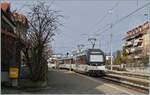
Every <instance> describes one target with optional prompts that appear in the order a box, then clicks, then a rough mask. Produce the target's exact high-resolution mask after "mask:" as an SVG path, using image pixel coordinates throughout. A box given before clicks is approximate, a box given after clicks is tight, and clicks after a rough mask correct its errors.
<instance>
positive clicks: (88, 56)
mask: <svg viewBox="0 0 150 95" xmlns="http://www.w3.org/2000/svg"><path fill="white" fill-rule="evenodd" d="M74 60H75V61H74V64H73V65H74V66H72V67H73V68H72V69H73V70H74V71H77V72H80V73H87V74H89V75H94V76H95V75H96V76H99V75H104V74H105V61H106V60H105V55H104V52H103V51H102V50H100V49H87V50H84V51H82V52H80V53H78V54H76V55H75V57H74Z"/></svg>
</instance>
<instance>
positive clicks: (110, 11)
mask: <svg viewBox="0 0 150 95" xmlns="http://www.w3.org/2000/svg"><path fill="white" fill-rule="evenodd" d="M108 13H109V14H110V15H111V16H112V13H113V10H109V11H108ZM112 26H113V24H112V22H111V24H110V56H111V59H110V60H111V70H113V68H112V65H113V60H112V36H113V35H112Z"/></svg>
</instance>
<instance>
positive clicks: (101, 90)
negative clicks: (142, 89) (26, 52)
mask: <svg viewBox="0 0 150 95" xmlns="http://www.w3.org/2000/svg"><path fill="white" fill-rule="evenodd" d="M2 91H3V92H4V93H18V94H19V93H31V94H115V95H116V94H130V95H133V94H135V95H136V94H141V93H138V92H136V91H132V90H130V89H126V88H123V87H120V86H117V85H114V84H111V83H106V82H103V81H102V80H101V79H99V80H97V79H95V78H91V77H88V76H85V75H81V74H77V73H74V72H70V71H66V70H50V71H49V81H48V86H47V87H46V88H42V89H38V88H37V89H24V90H15V89H3V88H2Z"/></svg>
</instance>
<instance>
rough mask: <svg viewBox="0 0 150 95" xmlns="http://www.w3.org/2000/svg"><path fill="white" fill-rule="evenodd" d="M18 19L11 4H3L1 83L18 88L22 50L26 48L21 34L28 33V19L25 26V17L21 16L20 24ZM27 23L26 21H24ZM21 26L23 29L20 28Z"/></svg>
mask: <svg viewBox="0 0 150 95" xmlns="http://www.w3.org/2000/svg"><path fill="white" fill-rule="evenodd" d="M16 18H17V17H16V16H15V15H14V14H13V13H12V12H11V11H10V3H9V2H2V3H1V55H2V57H1V58H2V60H1V82H2V84H8V85H12V86H17V81H18V78H19V71H20V68H19V67H20V63H21V55H20V53H21V50H22V49H23V47H25V43H24V42H23V41H21V40H19V39H22V38H23V37H20V36H19V34H20V33H22V32H23V31H22V30H24V32H25V31H27V28H28V27H26V26H27V19H25V20H26V24H25V26H23V25H24V23H23V19H24V17H22V15H21V16H20V19H22V20H20V23H19V22H18V21H17V19H16ZM24 22H25V21H24ZM18 25H21V26H22V27H19V26H18Z"/></svg>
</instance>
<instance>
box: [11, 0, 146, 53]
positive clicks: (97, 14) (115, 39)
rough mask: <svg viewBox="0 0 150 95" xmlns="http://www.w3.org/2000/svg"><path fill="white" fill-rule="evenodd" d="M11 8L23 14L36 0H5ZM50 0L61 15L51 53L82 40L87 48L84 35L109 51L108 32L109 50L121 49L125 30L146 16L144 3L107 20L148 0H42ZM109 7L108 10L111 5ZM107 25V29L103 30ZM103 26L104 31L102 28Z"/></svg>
mask: <svg viewBox="0 0 150 95" xmlns="http://www.w3.org/2000/svg"><path fill="white" fill-rule="evenodd" d="M9 1H10V2H11V9H12V10H15V9H16V10H17V11H18V12H20V13H22V14H25V15H26V14H27V12H28V11H30V10H29V6H28V5H34V4H35V3H37V1H38V0H9ZM43 1H45V2H46V4H52V5H51V8H52V9H54V10H60V11H62V12H61V15H63V16H64V18H63V19H62V20H61V21H62V23H63V26H62V27H60V31H59V32H58V34H57V35H56V36H55V41H54V42H53V43H52V47H53V50H54V51H55V53H63V54H65V53H67V52H71V51H73V50H75V49H77V45H79V44H84V48H91V44H90V42H89V41H88V38H93V37H94V38H96V39H97V40H96V46H95V48H101V49H102V50H103V51H104V52H110V33H112V35H113V36H112V48H113V52H115V51H116V50H121V49H122V44H123V42H124V41H123V40H122V39H123V38H124V37H125V35H126V32H127V31H129V30H130V29H133V28H135V27H136V26H138V25H140V24H143V23H144V22H145V21H146V20H147V17H146V16H144V14H145V13H148V7H146V6H145V7H144V8H143V9H141V10H139V11H137V12H136V13H134V14H133V15H131V16H129V17H128V18H126V19H124V20H123V21H121V22H119V23H118V24H115V25H113V27H112V28H111V29H110V28H108V27H109V26H108V25H110V24H111V23H114V22H116V21H117V20H119V19H120V18H122V17H124V16H126V15H128V14H129V13H131V12H133V11H134V10H136V9H137V8H140V7H141V6H143V5H144V4H146V3H148V2H149V0H43ZM112 8H113V10H110V9H112ZM106 29H108V30H106ZM105 30H106V31H105Z"/></svg>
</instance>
